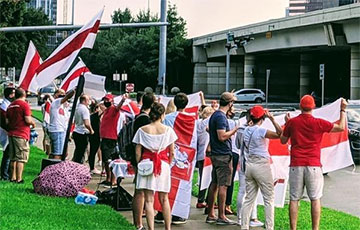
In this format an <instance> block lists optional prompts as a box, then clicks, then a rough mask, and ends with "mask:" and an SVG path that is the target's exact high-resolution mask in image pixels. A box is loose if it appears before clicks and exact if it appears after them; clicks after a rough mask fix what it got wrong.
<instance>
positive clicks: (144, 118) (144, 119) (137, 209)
mask: <svg viewBox="0 0 360 230" xmlns="http://www.w3.org/2000/svg"><path fill="white" fill-rule="evenodd" d="M155 100H156V98H155V95H154V94H153V93H145V94H144V95H143V96H142V99H141V101H142V107H141V112H140V114H138V115H137V116H136V118H135V121H134V133H136V132H137V131H138V130H139V128H141V127H143V126H145V125H148V124H150V123H151V120H150V117H149V113H150V110H151V106H152V105H153V104H154V102H155ZM134 154H135V153H134ZM132 164H133V162H132ZM133 166H134V168H135V170H136V166H137V165H136V162H135V165H133ZM134 182H136V179H135V180H134ZM144 202H145V195H144V190H142V189H136V188H135V192H134V196H133V220H134V225H135V227H136V228H137V229H140V230H143V229H144V227H143V224H142V214H143V210H144Z"/></svg>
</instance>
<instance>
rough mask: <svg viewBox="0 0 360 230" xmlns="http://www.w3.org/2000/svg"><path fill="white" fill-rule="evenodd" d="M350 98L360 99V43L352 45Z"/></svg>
mask: <svg viewBox="0 0 360 230" xmlns="http://www.w3.org/2000/svg"><path fill="white" fill-rule="evenodd" d="M350 99H353V100H354V99H360V44H359V43H358V44H355V45H352V46H351V56H350Z"/></svg>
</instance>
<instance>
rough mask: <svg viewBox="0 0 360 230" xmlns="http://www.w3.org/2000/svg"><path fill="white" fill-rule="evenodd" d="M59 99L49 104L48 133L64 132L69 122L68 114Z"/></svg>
mask: <svg viewBox="0 0 360 230" xmlns="http://www.w3.org/2000/svg"><path fill="white" fill-rule="evenodd" d="M61 99H62V98H58V99H56V100H54V101H53V102H52V103H51V106H50V124H49V128H48V131H49V132H51V133H53V132H65V131H66V129H67V125H68V121H69V112H68V111H67V109H66V108H65V107H64V104H61Z"/></svg>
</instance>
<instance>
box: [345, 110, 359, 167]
mask: <svg viewBox="0 0 360 230" xmlns="http://www.w3.org/2000/svg"><path fill="white" fill-rule="evenodd" d="M346 112H347V120H348V130H349V143H350V149H351V155H352V157H353V160H354V163H355V164H357V165H358V164H360V104H359V105H352V104H349V105H348V107H347V109H346Z"/></svg>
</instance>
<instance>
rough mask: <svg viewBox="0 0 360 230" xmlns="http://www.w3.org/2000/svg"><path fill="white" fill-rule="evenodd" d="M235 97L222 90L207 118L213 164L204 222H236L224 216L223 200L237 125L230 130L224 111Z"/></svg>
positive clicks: (224, 223)
mask: <svg viewBox="0 0 360 230" xmlns="http://www.w3.org/2000/svg"><path fill="white" fill-rule="evenodd" d="M235 100H236V99H235V97H234V95H233V94H232V93H229V92H224V93H222V94H221V97H220V108H219V110H217V111H216V112H215V113H214V114H213V115H212V116H211V118H210V120H209V135H210V148H211V162H212V165H213V170H212V175H211V179H212V181H211V185H210V188H209V200H208V205H209V214H208V216H207V218H206V223H215V222H216V224H217V225H229V224H236V223H235V222H233V221H231V220H230V219H228V218H227V217H226V216H225V200H226V192H227V187H228V186H230V185H231V176H232V170H233V168H232V147H231V136H232V135H234V134H235V133H236V132H237V130H238V127H235V128H234V129H232V130H230V128H229V123H228V121H227V117H226V113H227V112H228V111H229V110H230V109H231V107H232V106H233V104H234V101H235ZM217 192H219V200H218V205H219V210H218V211H219V217H218V218H217V217H216V216H215V211H214V203H215V198H216V194H217Z"/></svg>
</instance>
